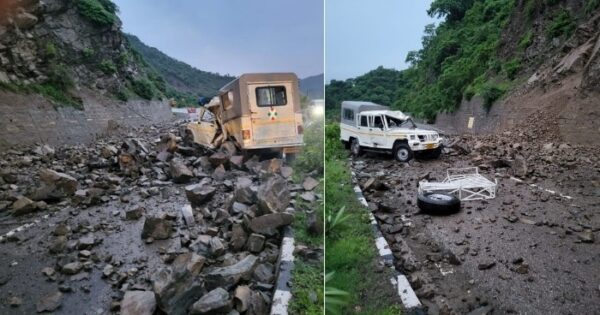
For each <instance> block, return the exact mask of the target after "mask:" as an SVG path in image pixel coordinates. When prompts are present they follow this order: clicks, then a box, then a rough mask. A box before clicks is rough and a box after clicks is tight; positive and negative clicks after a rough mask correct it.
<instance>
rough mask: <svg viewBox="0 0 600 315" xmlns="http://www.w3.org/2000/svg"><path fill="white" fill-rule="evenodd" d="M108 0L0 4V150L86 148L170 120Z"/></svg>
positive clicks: (153, 77)
mask: <svg viewBox="0 0 600 315" xmlns="http://www.w3.org/2000/svg"><path fill="white" fill-rule="evenodd" d="M116 11H117V8H116V6H115V5H114V4H113V3H112V2H110V1H109V0H78V1H69V0H45V1H39V0H20V1H16V0H11V1H3V2H2V4H1V5H0V148H4V147H7V148H8V147H12V146H15V145H17V146H18V145H27V144H33V143H34V142H44V143H51V144H61V143H82V142H90V141H94V140H95V139H96V138H97V137H99V136H101V135H103V134H106V133H107V132H118V131H119V130H121V129H123V131H124V132H125V131H126V130H127V129H128V128H130V127H136V126H140V125H144V124H153V123H158V122H162V121H165V120H169V119H171V117H172V116H171V111H170V107H169V104H168V102H167V101H166V99H165V98H164V93H165V91H166V83H165V81H164V80H163V79H162V77H161V76H160V75H158V74H157V73H156V72H155V71H154V70H153V69H151V68H150V67H148V66H147V65H146V64H145V63H144V61H143V59H142V57H141V56H140V55H139V54H138V53H136V52H135V51H134V50H133V49H131V48H130V46H129V45H128V43H127V41H126V39H125V38H124V36H123V35H122V33H121V30H120V29H121V22H120V21H119V19H118V18H117V16H116V15H115V14H116Z"/></svg>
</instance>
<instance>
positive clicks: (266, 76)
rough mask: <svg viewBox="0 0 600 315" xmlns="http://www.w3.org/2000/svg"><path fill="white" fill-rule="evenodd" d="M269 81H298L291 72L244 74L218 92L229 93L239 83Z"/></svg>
mask: <svg viewBox="0 0 600 315" xmlns="http://www.w3.org/2000/svg"><path fill="white" fill-rule="evenodd" d="M271 81H298V77H297V76H296V74H295V73H293V72H268V73H244V74H242V75H241V76H239V77H238V78H236V79H234V80H233V81H231V82H229V83H227V84H226V85H225V86H223V87H222V88H221V89H220V90H219V91H220V92H226V91H229V90H231V89H232V88H233V87H234V86H236V85H237V84H239V83H242V84H247V83H264V82H271Z"/></svg>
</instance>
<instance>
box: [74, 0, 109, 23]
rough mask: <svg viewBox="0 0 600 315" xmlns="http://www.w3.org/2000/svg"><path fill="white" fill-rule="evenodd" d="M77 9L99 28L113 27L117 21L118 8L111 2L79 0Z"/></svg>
mask: <svg viewBox="0 0 600 315" xmlns="http://www.w3.org/2000/svg"><path fill="white" fill-rule="evenodd" d="M77 9H78V10H79V13H80V14H81V15H83V16H84V17H85V18H87V19H88V20H90V21H91V22H92V23H94V24H96V25H98V26H111V25H113V24H114V23H115V22H116V21H117V15H116V12H117V6H116V5H115V4H114V3H112V2H111V1H110V0H78V1H77Z"/></svg>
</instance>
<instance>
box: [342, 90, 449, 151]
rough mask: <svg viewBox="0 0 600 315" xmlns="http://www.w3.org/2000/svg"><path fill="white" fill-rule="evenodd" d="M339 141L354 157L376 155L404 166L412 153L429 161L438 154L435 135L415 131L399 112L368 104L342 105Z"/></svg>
mask: <svg viewBox="0 0 600 315" xmlns="http://www.w3.org/2000/svg"><path fill="white" fill-rule="evenodd" d="M340 138H341V140H342V142H344V143H345V144H346V147H347V148H350V150H351V152H352V154H353V155H355V156H357V155H360V154H361V152H362V151H363V150H365V151H379V152H386V153H392V154H393V155H394V158H395V159H396V160H398V161H401V162H408V161H410V160H411V159H412V158H413V156H414V153H415V152H419V153H423V154H426V155H428V156H429V157H432V158H437V157H439V156H440V154H441V152H442V138H441V137H440V136H439V134H438V133H437V132H435V131H432V130H425V129H419V128H418V127H417V125H416V124H415V123H414V122H413V121H412V119H411V118H410V117H409V116H407V115H405V114H404V113H402V112H401V111H394V110H390V109H389V107H387V106H383V105H379V104H375V103H371V102H357V101H344V102H342V116H341V119H340Z"/></svg>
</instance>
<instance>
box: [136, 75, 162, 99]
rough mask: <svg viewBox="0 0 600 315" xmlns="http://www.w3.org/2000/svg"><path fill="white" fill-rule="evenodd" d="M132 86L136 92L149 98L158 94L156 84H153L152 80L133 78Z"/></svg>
mask: <svg viewBox="0 0 600 315" xmlns="http://www.w3.org/2000/svg"><path fill="white" fill-rule="evenodd" d="M131 88H132V89H133V92H134V93H135V94H137V95H138V96H140V97H142V98H144V99H147V100H151V99H153V98H154V96H155V95H156V92H155V88H154V85H152V82H150V80H148V79H145V78H144V79H139V80H133V81H132V82H131Z"/></svg>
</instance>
